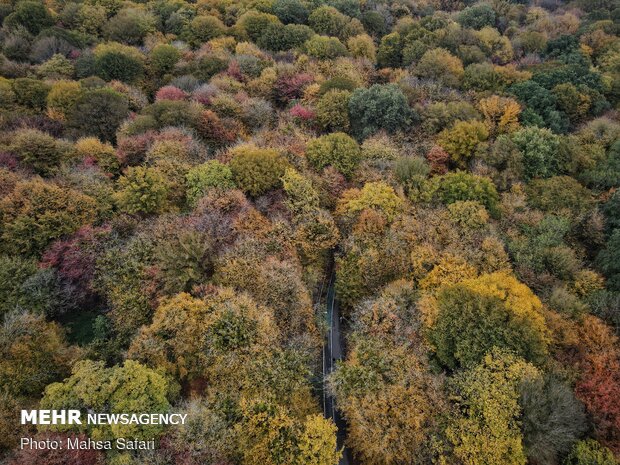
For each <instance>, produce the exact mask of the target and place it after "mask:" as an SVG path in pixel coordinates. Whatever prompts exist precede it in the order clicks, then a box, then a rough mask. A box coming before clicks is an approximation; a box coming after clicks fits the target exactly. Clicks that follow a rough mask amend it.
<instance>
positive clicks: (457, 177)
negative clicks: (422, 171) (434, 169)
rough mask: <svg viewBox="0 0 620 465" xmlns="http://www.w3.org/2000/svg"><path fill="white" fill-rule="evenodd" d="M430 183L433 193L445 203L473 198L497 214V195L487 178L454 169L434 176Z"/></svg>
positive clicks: (493, 213)
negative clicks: (454, 170)
mask: <svg viewBox="0 0 620 465" xmlns="http://www.w3.org/2000/svg"><path fill="white" fill-rule="evenodd" d="M431 183H432V186H431V191H432V193H433V195H434V196H435V197H436V198H437V199H438V200H439V201H440V202H442V203H444V204H446V205H449V204H451V203H454V202H458V201H467V200H475V201H477V202H480V203H481V204H482V205H484V206H485V207H486V209H487V210H489V213H491V214H492V215H498V214H499V210H498V209H499V195H498V193H497V190H496V189H495V185H494V184H493V182H492V181H491V180H490V179H489V178H485V177H483V176H476V175H473V174H469V173H467V172H465V171H456V172H450V173H446V174H444V175H443V176H438V177H435V178H433V179H432V180H431Z"/></svg>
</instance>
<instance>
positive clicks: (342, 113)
mask: <svg viewBox="0 0 620 465" xmlns="http://www.w3.org/2000/svg"><path fill="white" fill-rule="evenodd" d="M350 98H351V92H349V91H347V90H338V89H333V90H330V91H328V92H326V93H325V94H323V96H322V97H321V98H320V99H319V101H318V103H317V105H316V119H317V121H318V122H319V124H320V125H321V128H322V129H323V130H324V131H328V132H347V131H348V130H349V99H350Z"/></svg>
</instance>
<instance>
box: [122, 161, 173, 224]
mask: <svg viewBox="0 0 620 465" xmlns="http://www.w3.org/2000/svg"><path fill="white" fill-rule="evenodd" d="M118 186H119V191H118V192H117V193H116V195H115V197H116V202H117V203H118V206H119V207H120V208H121V209H122V210H123V211H126V212H127V213H147V214H148V213H157V212H161V211H162V209H163V208H164V203H165V200H166V196H167V195H168V185H167V183H166V179H165V178H164V176H163V175H162V174H161V173H160V172H159V171H158V170H157V169H155V168H145V167H143V166H131V167H129V168H127V170H126V171H125V174H123V176H121V177H120V178H119V180H118Z"/></svg>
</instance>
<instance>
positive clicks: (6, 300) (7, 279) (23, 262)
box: [0, 255, 37, 318]
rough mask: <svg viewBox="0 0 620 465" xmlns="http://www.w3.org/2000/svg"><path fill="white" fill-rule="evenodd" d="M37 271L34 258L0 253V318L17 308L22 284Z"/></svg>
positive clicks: (20, 297)
mask: <svg viewBox="0 0 620 465" xmlns="http://www.w3.org/2000/svg"><path fill="white" fill-rule="evenodd" d="M36 272H37V263H36V261H35V260H32V259H26V258H21V257H11V256H7V255H0V318H4V315H5V314H7V313H9V312H10V311H12V310H15V309H17V308H18V306H19V304H20V303H21V302H22V300H23V297H24V296H23V290H22V284H23V283H24V282H25V281H26V280H27V279H28V278H29V277H31V276H33V275H34V274H35V273H36Z"/></svg>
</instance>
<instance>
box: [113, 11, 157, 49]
mask: <svg viewBox="0 0 620 465" xmlns="http://www.w3.org/2000/svg"><path fill="white" fill-rule="evenodd" d="M156 26H157V19H156V18H155V16H153V14H152V13H150V12H149V11H145V10H142V9H139V8H124V9H122V10H121V11H119V12H118V13H117V14H116V15H115V16H113V17H112V18H110V19H109V20H108V22H107V23H106V25H105V26H104V30H105V35H106V36H107V37H108V39H110V40H113V41H117V42H122V43H125V44H128V45H140V44H141V43H142V41H143V39H144V37H145V36H146V35H147V34H149V33H152V32H155V31H156V30H157V28H156Z"/></svg>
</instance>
